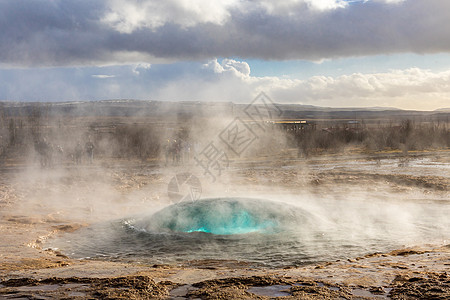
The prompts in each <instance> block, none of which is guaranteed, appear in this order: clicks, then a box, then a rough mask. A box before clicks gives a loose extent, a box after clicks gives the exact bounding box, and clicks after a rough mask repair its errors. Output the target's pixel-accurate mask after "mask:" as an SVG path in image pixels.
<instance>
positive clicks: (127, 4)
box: [101, 0, 238, 33]
mask: <svg viewBox="0 0 450 300" xmlns="http://www.w3.org/2000/svg"><path fill="white" fill-rule="evenodd" d="M237 2H238V1H237V0H236V1H235V0H225V1H209V0H165V1H141V0H111V1H110V2H109V8H108V10H107V12H106V13H105V15H104V16H103V17H102V19H101V20H102V21H103V22H104V23H105V24H107V25H109V26H112V27H113V28H114V29H116V30H117V31H119V32H121V33H131V32H133V31H135V30H137V29H141V28H149V29H152V30H155V29H157V28H158V27H161V26H163V25H164V24H166V23H174V24H178V25H181V27H183V28H185V27H191V26H194V25H197V24H199V23H212V24H223V23H224V22H225V21H226V20H227V19H228V17H229V16H230V12H229V8H230V7H232V6H234V5H235V4H236V3H237Z"/></svg>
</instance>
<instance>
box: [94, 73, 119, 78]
mask: <svg viewBox="0 0 450 300" xmlns="http://www.w3.org/2000/svg"><path fill="white" fill-rule="evenodd" d="M91 76H92V77H94V78H98V79H106V78H114V77H116V76H115V75H104V74H99V75H91Z"/></svg>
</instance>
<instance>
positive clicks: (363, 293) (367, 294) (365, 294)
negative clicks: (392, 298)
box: [351, 289, 388, 299]
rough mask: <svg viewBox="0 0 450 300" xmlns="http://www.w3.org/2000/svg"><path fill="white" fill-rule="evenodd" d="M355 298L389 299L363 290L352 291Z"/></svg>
mask: <svg viewBox="0 0 450 300" xmlns="http://www.w3.org/2000/svg"><path fill="white" fill-rule="evenodd" d="M351 293H352V295H353V296H356V297H369V298H371V299H388V297H387V296H386V295H375V294H373V293H371V292H370V291H367V290H363V289H353V290H352V291H351Z"/></svg>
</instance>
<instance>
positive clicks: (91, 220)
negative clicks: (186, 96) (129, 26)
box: [0, 94, 450, 299]
mask: <svg viewBox="0 0 450 300" xmlns="http://www.w3.org/2000/svg"><path fill="white" fill-rule="evenodd" d="M0 109H1V110H0V112H1V115H0V118H1V119H0V121H1V122H0V127H1V128H0V154H1V160H0V173H1V177H0V178H1V181H0V298H2V299H149V298H150V299H152V298H155V299H278V298H280V299H391V298H392V299H448V298H449V297H450V275H449V274H450V230H449V228H450V218H449V216H450V197H449V182H450V122H449V117H450V113H448V112H445V111H435V112H420V111H403V110H382V109H372V110H371V109H365V110H363V109H361V110H358V109H347V110H346V109H341V110H330V109H324V108H319V107H311V106H309V107H303V106H300V105H277V104H275V103H273V102H271V101H270V99H268V98H266V97H265V95H264V94H261V95H260V96H259V97H257V98H256V99H255V101H254V102H252V103H250V104H247V105H243V104H242V105H237V104H232V103H198V102H180V103H168V102H155V101H131V100H117V101H99V102H77V103H74V102H68V103H52V104H46V103H34V104H33V103H31V104H30V103H27V104H25V103H2V105H1V106H0Z"/></svg>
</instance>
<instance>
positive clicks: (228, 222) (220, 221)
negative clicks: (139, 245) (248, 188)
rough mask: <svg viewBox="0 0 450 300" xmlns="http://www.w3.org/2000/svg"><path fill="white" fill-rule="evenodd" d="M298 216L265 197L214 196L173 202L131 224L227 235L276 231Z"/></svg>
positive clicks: (149, 228) (153, 229) (154, 229)
mask: <svg viewBox="0 0 450 300" xmlns="http://www.w3.org/2000/svg"><path fill="white" fill-rule="evenodd" d="M303 213H304V214H305V212H303ZM302 220H303V221H305V218H304V216H303V218H302V217H301V216H299V210H298V208H295V207H290V206H286V205H281V204H279V203H275V202H272V201H267V200H256V199H244V198H218V199H205V200H200V201H195V202H182V203H178V204H174V205H171V206H169V207H166V208H164V209H162V210H161V211H159V212H157V213H155V214H154V215H152V216H150V217H149V218H145V219H143V220H141V221H138V222H136V223H135V224H134V225H133V226H134V227H135V228H140V229H142V230H145V231H148V232H178V233H180V232H187V233H190V232H207V233H211V234H217V235H231V234H246V233H252V232H259V233H272V232H277V231H279V230H281V229H282V228H283V227H286V226H288V224H289V225H293V223H299V222H301V221H302Z"/></svg>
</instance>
